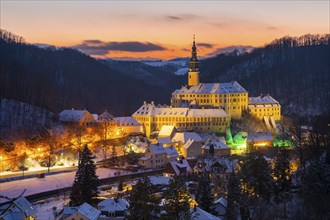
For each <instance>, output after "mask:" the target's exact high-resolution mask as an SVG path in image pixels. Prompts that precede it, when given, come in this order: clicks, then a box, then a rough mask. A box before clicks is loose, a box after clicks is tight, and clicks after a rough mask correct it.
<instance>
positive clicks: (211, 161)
mask: <svg viewBox="0 0 330 220" xmlns="http://www.w3.org/2000/svg"><path fill="white" fill-rule="evenodd" d="M237 166H238V161H237V160H235V159H231V158H227V157H204V158H200V159H198V160H197V162H196V164H195V166H194V172H195V173H199V174H202V173H210V174H215V175H220V176H221V175H224V176H227V175H228V174H229V173H231V172H233V171H234V170H236V169H237Z"/></svg>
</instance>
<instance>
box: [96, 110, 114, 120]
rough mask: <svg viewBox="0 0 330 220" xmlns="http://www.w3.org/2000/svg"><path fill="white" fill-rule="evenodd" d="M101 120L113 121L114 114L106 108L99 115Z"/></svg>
mask: <svg viewBox="0 0 330 220" xmlns="http://www.w3.org/2000/svg"><path fill="white" fill-rule="evenodd" d="M98 119H99V121H105V122H106V121H112V119H113V115H111V114H110V113H109V112H108V111H107V110H105V111H104V112H103V113H102V114H100V115H99V117H98Z"/></svg>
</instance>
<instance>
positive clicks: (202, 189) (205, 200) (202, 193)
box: [196, 174, 214, 213]
mask: <svg viewBox="0 0 330 220" xmlns="http://www.w3.org/2000/svg"><path fill="white" fill-rule="evenodd" d="M211 191H212V189H211V181H210V177H209V176H208V175H207V174H206V175H202V176H201V178H200V179H199V183H198V187H197V192H196V202H197V203H198V205H199V206H200V208H201V209H203V210H205V211H207V212H210V213H213V212H214V208H213V202H214V196H213V194H212V192H211Z"/></svg>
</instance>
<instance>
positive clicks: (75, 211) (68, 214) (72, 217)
mask: <svg viewBox="0 0 330 220" xmlns="http://www.w3.org/2000/svg"><path fill="white" fill-rule="evenodd" d="M100 215H101V212H100V211H99V210H97V209H96V208H94V207H93V206H91V205H90V204H88V203H86V202H85V203H84V204H82V205H81V206H79V207H64V209H63V214H62V217H61V219H63V220H97V219H98V218H99V217H100Z"/></svg>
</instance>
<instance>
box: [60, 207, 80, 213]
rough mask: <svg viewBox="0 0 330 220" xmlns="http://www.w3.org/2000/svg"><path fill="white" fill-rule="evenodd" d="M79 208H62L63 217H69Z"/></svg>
mask: <svg viewBox="0 0 330 220" xmlns="http://www.w3.org/2000/svg"><path fill="white" fill-rule="evenodd" d="M78 208H79V207H67V206H66V207H63V215H71V214H74V213H76V212H77V211H78Z"/></svg>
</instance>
